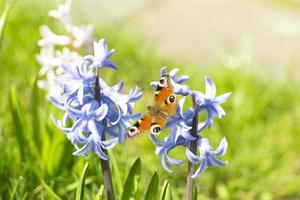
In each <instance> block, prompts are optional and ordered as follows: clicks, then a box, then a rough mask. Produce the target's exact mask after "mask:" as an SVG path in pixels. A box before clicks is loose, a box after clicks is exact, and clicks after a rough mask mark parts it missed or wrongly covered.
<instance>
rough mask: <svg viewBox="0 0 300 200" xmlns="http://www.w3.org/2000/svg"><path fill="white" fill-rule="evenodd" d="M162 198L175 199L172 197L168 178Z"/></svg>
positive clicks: (166, 199) (163, 188) (162, 199)
mask: <svg viewBox="0 0 300 200" xmlns="http://www.w3.org/2000/svg"><path fill="white" fill-rule="evenodd" d="M160 199H161V200H172V199H173V198H172V189H171V186H170V184H169V183H168V181H167V180H165V182H164V184H163V187H162V190H161V195H160Z"/></svg>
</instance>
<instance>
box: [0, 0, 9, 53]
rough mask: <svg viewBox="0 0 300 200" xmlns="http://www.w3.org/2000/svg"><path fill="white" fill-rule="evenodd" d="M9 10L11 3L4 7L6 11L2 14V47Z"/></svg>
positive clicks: (0, 18)
mask: <svg viewBox="0 0 300 200" xmlns="http://www.w3.org/2000/svg"><path fill="white" fill-rule="evenodd" d="M9 10H10V4H6V5H5V7H4V11H3V13H2V14H1V16H0V48H1V46H2V39H3V33H4V27H5V24H6V21H7V16H8V12H9Z"/></svg>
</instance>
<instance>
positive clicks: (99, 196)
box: [95, 185, 104, 200]
mask: <svg viewBox="0 0 300 200" xmlns="http://www.w3.org/2000/svg"><path fill="white" fill-rule="evenodd" d="M103 192H104V185H101V186H100V189H99V192H98V193H97V195H96V197H95V200H102V197H103Z"/></svg>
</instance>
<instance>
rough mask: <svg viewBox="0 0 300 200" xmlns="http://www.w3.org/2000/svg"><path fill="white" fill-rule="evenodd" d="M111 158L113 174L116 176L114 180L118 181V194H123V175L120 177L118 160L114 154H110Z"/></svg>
mask: <svg viewBox="0 0 300 200" xmlns="http://www.w3.org/2000/svg"><path fill="white" fill-rule="evenodd" d="M109 156H110V161H111V166H112V173H113V175H114V180H115V181H116V186H117V189H118V193H119V194H122V190H123V187H122V185H123V184H122V178H121V175H120V169H119V166H118V164H117V161H116V158H115V156H114V154H113V152H110V154H109Z"/></svg>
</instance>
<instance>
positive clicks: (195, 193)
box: [192, 187, 198, 200]
mask: <svg viewBox="0 0 300 200" xmlns="http://www.w3.org/2000/svg"><path fill="white" fill-rule="evenodd" d="M197 196H198V190H197V188H196V187H194V192H193V197H192V199H193V200H197Z"/></svg>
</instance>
